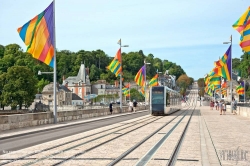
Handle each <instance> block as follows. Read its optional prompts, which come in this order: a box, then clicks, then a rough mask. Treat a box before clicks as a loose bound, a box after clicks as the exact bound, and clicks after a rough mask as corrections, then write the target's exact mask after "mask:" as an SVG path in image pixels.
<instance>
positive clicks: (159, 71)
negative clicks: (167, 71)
mask: <svg viewBox="0 0 250 166" xmlns="http://www.w3.org/2000/svg"><path fill="white" fill-rule="evenodd" d="M159 73H162V72H161V71H158V69H157V75H158V77H157V83H158V85H159Z"/></svg>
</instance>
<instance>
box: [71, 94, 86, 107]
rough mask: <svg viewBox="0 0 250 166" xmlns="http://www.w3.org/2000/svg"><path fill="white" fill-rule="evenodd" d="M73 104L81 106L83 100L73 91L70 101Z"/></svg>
mask: <svg viewBox="0 0 250 166" xmlns="http://www.w3.org/2000/svg"><path fill="white" fill-rule="evenodd" d="M71 105H73V106H83V100H82V98H80V97H79V96H78V95H76V94H75V93H72V103H71Z"/></svg>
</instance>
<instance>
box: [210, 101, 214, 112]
mask: <svg viewBox="0 0 250 166" xmlns="http://www.w3.org/2000/svg"><path fill="white" fill-rule="evenodd" d="M213 108H214V102H213V101H212V100H211V102H210V110H213Z"/></svg>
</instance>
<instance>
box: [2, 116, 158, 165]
mask: <svg viewBox="0 0 250 166" xmlns="http://www.w3.org/2000/svg"><path fill="white" fill-rule="evenodd" d="M154 118H155V117H145V118H142V119H140V120H142V122H138V120H135V121H132V122H130V123H129V124H131V123H132V125H129V124H122V125H119V126H116V127H113V128H109V129H106V130H103V131H102V132H99V133H94V134H90V135H88V136H84V137H80V138H77V139H73V140H71V141H67V142H65V143H61V144H58V145H55V146H52V147H49V148H45V149H42V150H39V151H36V152H33V153H29V154H27V155H25V156H22V157H18V158H15V159H12V160H10V161H7V162H4V163H1V164H0V166H3V165H6V164H9V163H12V162H14V161H17V160H23V159H24V158H27V157H30V156H33V155H36V154H39V153H42V152H46V151H49V150H52V149H55V148H58V147H60V146H64V145H67V144H70V143H73V142H76V141H80V140H82V139H85V138H88V137H91V136H95V135H98V134H100V133H105V132H107V131H110V130H113V129H117V128H119V127H123V126H126V125H129V126H127V127H123V128H121V129H119V130H116V131H114V132H118V131H121V130H123V129H126V128H129V127H131V126H133V125H135V124H139V123H143V122H145V121H147V120H150V119H154ZM135 122H137V123H135ZM112 133H113V132H111V133H108V134H106V135H109V134H112ZM106 135H104V136H106Z"/></svg>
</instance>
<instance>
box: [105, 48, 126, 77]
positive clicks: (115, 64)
mask: <svg viewBox="0 0 250 166" xmlns="http://www.w3.org/2000/svg"><path fill="white" fill-rule="evenodd" d="M107 69H109V70H110V71H111V72H112V73H114V74H115V76H116V77H117V76H119V75H120V73H121V71H122V67H121V49H119V50H118V51H117V53H116V56H115V57H114V59H113V60H112V62H111V63H110V64H109V66H108V67H107Z"/></svg>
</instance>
